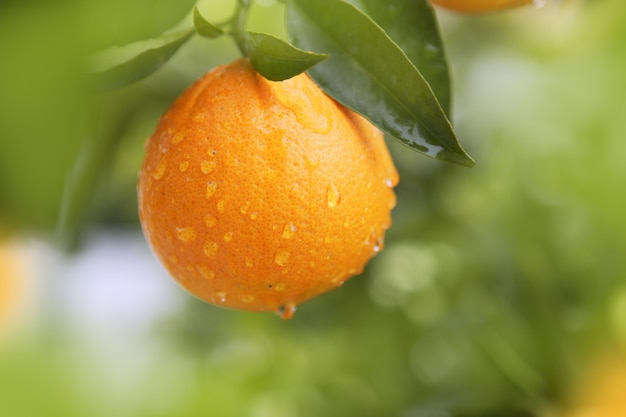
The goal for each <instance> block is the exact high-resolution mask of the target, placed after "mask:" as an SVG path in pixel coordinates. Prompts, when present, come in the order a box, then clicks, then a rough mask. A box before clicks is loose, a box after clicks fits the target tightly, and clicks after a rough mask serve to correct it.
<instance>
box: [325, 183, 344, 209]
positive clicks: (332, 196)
mask: <svg viewBox="0 0 626 417" xmlns="http://www.w3.org/2000/svg"><path fill="white" fill-rule="evenodd" d="M326 197H327V199H328V207H331V208H332V207H337V205H338V204H339V203H340V202H341V194H339V190H338V189H337V187H335V184H333V183H332V182H331V183H330V185H329V186H328V188H327V189H326Z"/></svg>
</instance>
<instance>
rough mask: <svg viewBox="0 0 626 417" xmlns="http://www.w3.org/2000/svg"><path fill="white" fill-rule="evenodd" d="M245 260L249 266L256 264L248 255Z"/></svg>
mask: <svg viewBox="0 0 626 417" xmlns="http://www.w3.org/2000/svg"><path fill="white" fill-rule="evenodd" d="M245 262H246V266H247V267H248V268H252V267H253V266H254V262H252V259H250V258H248V257H247V256H246V259H245Z"/></svg>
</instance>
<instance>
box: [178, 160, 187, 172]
mask: <svg viewBox="0 0 626 417" xmlns="http://www.w3.org/2000/svg"><path fill="white" fill-rule="evenodd" d="M179 168H180V172H185V171H187V168H189V161H184V162H181V163H180V165H179Z"/></svg>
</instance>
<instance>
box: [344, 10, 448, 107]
mask: <svg viewBox="0 0 626 417" xmlns="http://www.w3.org/2000/svg"><path fill="white" fill-rule="evenodd" d="M353 3H354V4H355V5H356V6H357V7H361V9H362V10H363V11H364V12H365V13H367V15H368V16H369V17H371V18H372V19H373V20H374V21H376V23H378V24H379V25H380V26H381V27H382V28H383V29H384V30H385V32H386V33H387V35H389V37H390V38H391V39H393V40H394V42H396V43H397V44H398V46H400V48H402V50H403V51H404V53H406V55H407V56H408V57H409V59H410V60H411V62H413V64H415V66H416V67H417V69H418V70H419V71H420V73H421V74H422V75H423V76H424V78H425V79H426V81H428V84H430V88H432V90H433V92H434V93H435V96H437V100H438V101H439V104H441V108H442V109H443V111H444V112H446V114H447V115H448V118H450V114H451V113H450V107H451V106H450V102H451V93H450V90H451V88H450V72H449V70H448V63H447V60H446V56H445V52H444V48H443V42H442V40H441V36H440V34H439V25H438V24H437V18H436V16H435V13H434V10H433V7H432V5H431V4H430V2H429V1H428V0H392V1H379V0H353Z"/></svg>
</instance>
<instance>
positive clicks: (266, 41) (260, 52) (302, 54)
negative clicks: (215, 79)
mask: <svg viewBox="0 0 626 417" xmlns="http://www.w3.org/2000/svg"><path fill="white" fill-rule="evenodd" d="M246 50H247V52H248V56H249V57H250V61H251V62H252V66H254V69H256V70H257V71H258V72H259V73H260V74H261V75H263V76H264V77H265V78H267V79H268V80H272V81H282V80H286V79H287V78H291V77H293V76H295V75H298V74H300V73H302V72H304V71H306V70H307V69H309V68H311V67H312V66H314V65H316V64H318V63H319V62H321V61H323V60H324V59H326V58H327V57H328V55H326V54H316V53H313V52H307V51H303V50H301V49H298V48H296V47H295V46H293V45H290V44H288V43H287V42H285V41H282V40H280V39H278V38H275V37H273V36H270V35H266V34H263V33H254V32H246Z"/></svg>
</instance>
